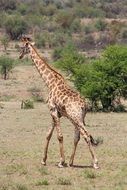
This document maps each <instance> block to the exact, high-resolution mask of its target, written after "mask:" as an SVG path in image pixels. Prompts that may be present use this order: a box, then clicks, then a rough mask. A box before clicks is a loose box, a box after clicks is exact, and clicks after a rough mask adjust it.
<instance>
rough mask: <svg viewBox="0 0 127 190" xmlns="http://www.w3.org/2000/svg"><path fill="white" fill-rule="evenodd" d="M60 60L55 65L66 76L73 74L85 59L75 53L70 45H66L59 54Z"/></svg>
mask: <svg viewBox="0 0 127 190" xmlns="http://www.w3.org/2000/svg"><path fill="white" fill-rule="evenodd" d="M60 56H61V58H60V59H59V60H58V61H57V62H56V63H55V65H56V66H57V67H58V68H61V69H62V70H64V71H66V72H67V73H68V74H74V73H75V69H77V68H78V67H80V66H81V64H83V63H84V62H85V57H84V56H82V55H81V54H79V53H78V52H77V50H76V49H75V48H74V47H73V45H72V44H68V45H67V46H65V48H63V50H62V52H61V53H60Z"/></svg>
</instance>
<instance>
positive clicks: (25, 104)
mask: <svg viewBox="0 0 127 190" xmlns="http://www.w3.org/2000/svg"><path fill="white" fill-rule="evenodd" d="M33 108H34V104H33V101H32V100H25V101H23V100H22V103H21V109H33Z"/></svg>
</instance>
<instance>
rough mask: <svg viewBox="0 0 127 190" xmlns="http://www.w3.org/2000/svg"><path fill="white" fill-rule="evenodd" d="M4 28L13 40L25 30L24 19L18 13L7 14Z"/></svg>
mask: <svg viewBox="0 0 127 190" xmlns="http://www.w3.org/2000/svg"><path fill="white" fill-rule="evenodd" d="M5 30H6V33H7V34H8V35H9V36H10V38H11V39H12V40H15V39H17V38H18V37H19V36H20V35H22V34H23V33H25V32H26V30H27V24H26V21H25V20H24V19H23V18H22V17H20V16H18V15H12V16H9V17H7V19H6V21H5Z"/></svg>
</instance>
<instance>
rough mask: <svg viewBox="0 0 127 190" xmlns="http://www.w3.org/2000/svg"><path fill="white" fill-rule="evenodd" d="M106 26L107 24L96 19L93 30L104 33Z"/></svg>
mask: <svg viewBox="0 0 127 190" xmlns="http://www.w3.org/2000/svg"><path fill="white" fill-rule="evenodd" d="M106 26H107V23H106V22H105V21H104V20H102V19H98V20H97V21H96V23H95V28H96V29H97V30H98V31H104V30H105V28H106Z"/></svg>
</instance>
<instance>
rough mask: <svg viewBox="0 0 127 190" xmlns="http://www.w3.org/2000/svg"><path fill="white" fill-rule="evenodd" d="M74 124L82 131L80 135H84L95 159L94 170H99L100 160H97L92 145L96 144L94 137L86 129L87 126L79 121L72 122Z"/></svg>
mask: <svg viewBox="0 0 127 190" xmlns="http://www.w3.org/2000/svg"><path fill="white" fill-rule="evenodd" d="M71 121H72V123H73V124H74V125H75V126H77V129H78V130H79V131H80V134H81V135H82V137H83V138H84V140H85V141H86V143H87V145H88V148H89V151H90V154H91V156H92V159H93V168H95V169H98V168H99V167H98V160H97V158H96V155H95V152H94V150H93V147H92V144H94V140H93V137H92V136H91V135H90V134H89V133H88V131H87V130H86V128H85V125H84V123H83V122H81V121H79V120H72V119H71Z"/></svg>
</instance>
